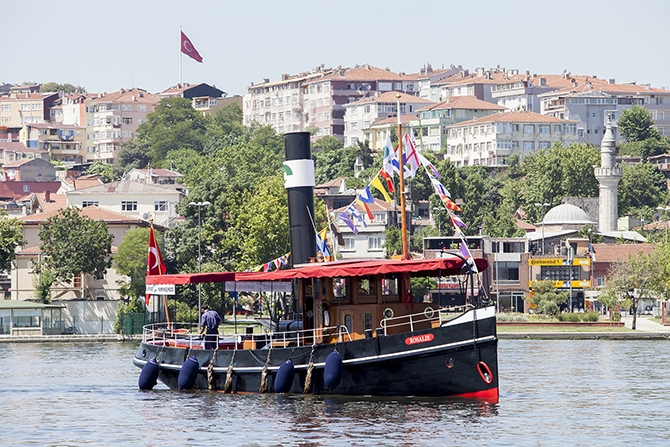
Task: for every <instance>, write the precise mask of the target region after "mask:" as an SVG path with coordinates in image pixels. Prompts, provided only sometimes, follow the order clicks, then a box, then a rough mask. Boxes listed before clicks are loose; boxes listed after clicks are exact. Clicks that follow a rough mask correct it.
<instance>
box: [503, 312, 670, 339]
mask: <svg viewBox="0 0 670 447" xmlns="http://www.w3.org/2000/svg"><path fill="white" fill-rule="evenodd" d="M623 321H624V324H625V327H627V328H628V329H630V327H631V325H632V324H633V317H632V316H630V315H628V316H626V317H624V319H623ZM498 338H499V339H501V340H524V339H528V340H532V339H535V340H668V339H670V326H663V325H662V324H660V323H656V322H655V321H652V320H651V318H650V317H649V316H646V315H643V316H638V317H637V321H636V329H635V330H634V331H632V330H628V331H625V332H618V331H607V330H603V331H589V332H582V331H572V332H571V331H537V332H536V331H523V330H518V331H510V332H499V333H498Z"/></svg>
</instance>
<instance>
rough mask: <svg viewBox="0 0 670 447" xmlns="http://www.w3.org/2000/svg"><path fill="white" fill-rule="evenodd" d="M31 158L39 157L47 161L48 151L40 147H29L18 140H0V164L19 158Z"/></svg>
mask: <svg viewBox="0 0 670 447" xmlns="http://www.w3.org/2000/svg"><path fill="white" fill-rule="evenodd" d="M31 158H41V159H43V160H46V161H49V153H48V152H47V151H44V150H41V149H36V148H29V147H27V146H26V145H25V144H23V143H20V142H18V141H12V142H3V141H0V166H2V165H4V164H6V163H12V162H14V161H17V160H20V159H31Z"/></svg>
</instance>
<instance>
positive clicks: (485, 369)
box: [477, 362, 493, 385]
mask: <svg viewBox="0 0 670 447" xmlns="http://www.w3.org/2000/svg"><path fill="white" fill-rule="evenodd" d="M477 371H478V372H479V375H480V377H481V378H482V380H483V381H484V382H485V383H486V384H487V385H490V384H491V382H493V373H492V372H491V368H489V365H487V364H486V363H484V362H479V363H477Z"/></svg>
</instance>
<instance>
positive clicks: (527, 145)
mask: <svg viewBox="0 0 670 447" xmlns="http://www.w3.org/2000/svg"><path fill="white" fill-rule="evenodd" d="M534 149H535V143H534V142H533V141H524V142H523V150H524V151H532V150H534Z"/></svg>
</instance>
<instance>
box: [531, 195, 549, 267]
mask: <svg viewBox="0 0 670 447" xmlns="http://www.w3.org/2000/svg"><path fill="white" fill-rule="evenodd" d="M535 206H541V207H542V254H543V255H544V216H545V214H546V211H545V210H544V208H545V207H549V206H551V203H547V202H544V203H536V204H535Z"/></svg>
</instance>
